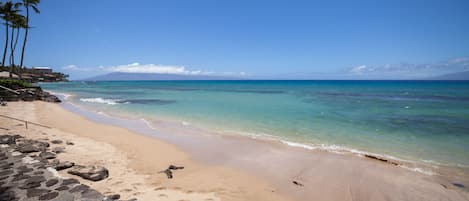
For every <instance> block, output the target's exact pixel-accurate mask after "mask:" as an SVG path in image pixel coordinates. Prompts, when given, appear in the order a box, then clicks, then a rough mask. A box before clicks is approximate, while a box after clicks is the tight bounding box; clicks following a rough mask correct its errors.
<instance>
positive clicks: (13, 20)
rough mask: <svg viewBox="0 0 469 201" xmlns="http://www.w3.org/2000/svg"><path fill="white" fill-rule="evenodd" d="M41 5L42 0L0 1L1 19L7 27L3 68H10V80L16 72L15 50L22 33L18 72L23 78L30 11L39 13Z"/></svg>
mask: <svg viewBox="0 0 469 201" xmlns="http://www.w3.org/2000/svg"><path fill="white" fill-rule="evenodd" d="M39 3H40V0H21V1H19V2H14V1H11V0H8V1H6V2H3V1H1V0H0V17H1V18H2V19H3V21H4V24H3V25H4V26H5V33H6V34H5V47H4V50H3V54H2V55H3V57H2V63H1V66H2V68H5V67H9V68H10V70H9V71H10V78H12V73H13V72H15V66H16V65H15V50H16V46H17V44H18V39H19V38H20V33H21V31H23V32H24V34H23V36H24V37H23V47H22V50H21V60H20V65H19V70H18V71H19V75H20V78H21V71H22V70H23V68H24V66H23V62H24V55H25V49H26V43H27V40H28V33H29V29H30V28H31V26H30V24H29V19H30V9H32V10H33V11H34V12H35V13H39V9H38V7H37V6H38V4H39ZM20 8H23V9H24V10H21V9H20ZM10 32H11V35H10ZM8 44H9V45H10V48H8ZM8 49H9V50H10V54H9V65H8V66H7V65H6V63H5V62H6V55H7V53H8Z"/></svg>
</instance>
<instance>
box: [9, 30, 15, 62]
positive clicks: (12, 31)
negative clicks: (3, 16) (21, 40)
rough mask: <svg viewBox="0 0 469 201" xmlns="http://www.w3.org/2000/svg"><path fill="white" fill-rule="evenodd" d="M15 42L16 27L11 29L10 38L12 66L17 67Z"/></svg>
mask: <svg viewBox="0 0 469 201" xmlns="http://www.w3.org/2000/svg"><path fill="white" fill-rule="evenodd" d="M14 42H15V27H11V38H10V66H12V67H13V66H15V57H14V56H15V55H14V54H15V49H14V48H13V44H14Z"/></svg>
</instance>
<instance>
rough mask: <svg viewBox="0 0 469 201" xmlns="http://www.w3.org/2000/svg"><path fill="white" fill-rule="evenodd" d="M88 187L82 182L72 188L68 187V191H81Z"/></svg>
mask: <svg viewBox="0 0 469 201" xmlns="http://www.w3.org/2000/svg"><path fill="white" fill-rule="evenodd" d="M89 188H90V187H89V186H87V185H84V184H80V185H77V186H75V187H73V188H72V189H70V190H69V191H68V192H70V193H76V192H83V191H85V190H87V189H89Z"/></svg>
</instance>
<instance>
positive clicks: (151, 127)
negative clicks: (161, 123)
mask: <svg viewBox="0 0 469 201" xmlns="http://www.w3.org/2000/svg"><path fill="white" fill-rule="evenodd" d="M140 120H141V121H143V123H145V125H147V126H148V127H149V128H150V129H153V130H156V128H155V127H153V125H152V124H151V122H149V121H148V120H146V119H144V118H141V119H140Z"/></svg>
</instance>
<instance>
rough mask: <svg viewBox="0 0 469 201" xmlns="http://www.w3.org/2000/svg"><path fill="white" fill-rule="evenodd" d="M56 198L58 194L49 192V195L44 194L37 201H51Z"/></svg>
mask: <svg viewBox="0 0 469 201" xmlns="http://www.w3.org/2000/svg"><path fill="white" fill-rule="evenodd" d="M57 196H59V193H58V192H50V193H46V194H44V195H41V196H39V200H52V199H54V198H56V197H57Z"/></svg>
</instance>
